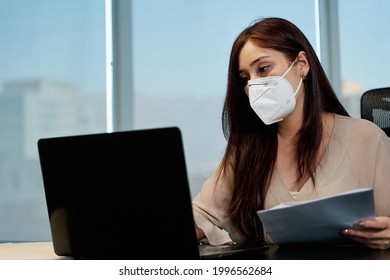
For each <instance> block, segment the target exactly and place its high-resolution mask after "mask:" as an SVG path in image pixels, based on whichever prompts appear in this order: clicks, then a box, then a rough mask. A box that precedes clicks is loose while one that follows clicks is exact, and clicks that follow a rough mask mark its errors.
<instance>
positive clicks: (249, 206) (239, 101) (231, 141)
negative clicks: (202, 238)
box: [221, 18, 348, 243]
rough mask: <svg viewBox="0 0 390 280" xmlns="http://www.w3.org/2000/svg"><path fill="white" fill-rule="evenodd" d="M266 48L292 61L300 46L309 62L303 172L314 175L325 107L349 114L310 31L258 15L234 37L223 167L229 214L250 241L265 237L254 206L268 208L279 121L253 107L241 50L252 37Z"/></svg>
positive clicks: (301, 135) (224, 121)
mask: <svg viewBox="0 0 390 280" xmlns="http://www.w3.org/2000/svg"><path fill="white" fill-rule="evenodd" d="M248 40H252V41H253V42H255V43H256V44H258V45H259V46H261V47H263V48H270V49H274V50H276V51H280V52H282V53H283V54H284V55H285V56H286V58H287V59H289V60H290V61H293V60H294V59H295V58H296V57H297V55H298V53H299V52H300V51H304V52H306V54H307V58H308V61H309V65H310V70H309V73H308V74H307V76H306V79H305V81H304V86H305V92H306V94H305V100H304V109H303V111H304V112H303V114H304V116H303V117H304V120H305V121H304V123H303V126H302V128H301V129H300V132H299V136H298V142H297V150H296V151H297V154H296V156H297V160H298V172H299V174H300V178H302V177H303V175H304V174H309V175H310V177H311V178H312V179H313V180H315V178H314V171H315V167H316V161H315V159H316V154H317V151H318V150H319V146H320V143H321V138H322V133H323V127H322V118H321V114H322V112H332V113H337V114H340V115H345V116H348V113H347V111H346V110H345V108H344V107H343V106H342V105H341V103H340V102H339V100H338V99H337V97H336V94H335V93H334V90H333V89H332V86H331V84H330V83H329V80H328V79H327V77H326V75H325V72H324V70H323V68H322V66H321V64H320V62H319V60H318V58H317V55H316V53H315V51H314V49H313V47H312V46H311V44H310V42H309V41H308V39H307V38H306V36H305V35H304V34H303V33H302V31H300V30H299V29H298V28H297V27H296V26H295V25H294V24H292V23H291V22H289V21H287V20H284V19H281V18H265V19H262V20H259V21H257V22H255V23H254V24H252V25H251V26H249V27H248V28H246V29H245V30H244V31H242V32H241V33H240V34H239V36H238V37H237V38H236V40H235V42H234V44H233V47H232V50H231V55H230V63H229V70H228V85H227V93H226V97H225V101H224V106H223V113H222V127H223V132H224V136H225V138H226V139H227V141H228V143H227V147H226V152H225V156H224V159H223V161H222V166H221V172H222V171H224V172H225V173H226V174H227V176H228V182H229V184H230V185H231V187H232V190H231V191H232V192H231V204H230V209H229V216H230V219H231V222H232V224H233V225H234V226H235V228H236V229H237V231H238V232H240V233H241V235H243V236H244V237H245V239H246V240H247V242H249V243H257V242H261V241H262V240H263V236H262V228H261V223H260V220H259V219H258V217H257V214H256V211H257V210H259V209H263V208H264V200H265V196H266V193H267V190H268V187H269V184H270V180H271V177H272V174H273V171H274V167H275V161H276V155H277V125H276V124H272V125H265V124H264V123H263V122H262V121H261V120H260V119H259V117H258V116H257V115H256V113H255V112H254V111H253V110H252V108H251V107H250V104H249V102H248V98H247V96H246V94H245V92H244V86H245V84H243V82H242V80H241V79H240V77H239V69H238V63H239V61H238V56H239V53H240V51H241V49H242V47H243V46H244V44H245V43H246V42H247V41H248Z"/></svg>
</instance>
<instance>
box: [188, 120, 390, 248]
mask: <svg viewBox="0 0 390 280" xmlns="http://www.w3.org/2000/svg"><path fill="white" fill-rule="evenodd" d="M315 175H316V185H315V186H314V184H313V181H312V180H311V179H309V180H308V181H307V182H306V183H305V184H304V185H303V187H302V189H301V190H300V191H299V193H298V194H297V196H296V197H295V201H302V200H308V199H315V198H321V197H326V196H329V195H333V194H337V193H341V192H345V191H349V190H353V189H358V188H367V187H370V188H373V189H374V197H375V209H376V215H377V216H390V140H389V138H388V137H387V135H386V134H385V133H384V132H383V131H382V130H381V129H380V128H378V127H377V126H376V125H374V124H373V123H372V122H369V121H366V120H362V119H358V118H350V117H344V116H340V115H336V117H335V124H334V128H333V131H332V135H331V138H330V141H329V144H328V147H327V150H326V151H325V154H324V156H323V158H322V160H321V162H320V164H319V165H318V167H317V170H316V174H315ZM216 176H217V173H216V172H214V174H213V175H212V176H211V177H210V178H208V179H207V180H206V181H205V183H204V184H203V187H202V190H201V191H200V192H199V193H198V194H197V195H196V197H195V198H194V199H193V212H194V218H195V223H196V224H197V226H198V227H200V228H201V229H202V230H203V231H204V233H205V235H206V237H207V239H208V241H209V242H210V244H222V243H225V242H229V241H231V240H233V241H235V242H243V241H244V240H243V237H242V236H241V235H240V234H239V233H238V232H237V231H236V230H235V229H234V227H233V226H232V224H231V223H230V220H229V217H228V215H227V209H228V204H229V201H230V193H229V190H228V189H229V188H228V186H227V184H226V182H225V181H224V178H223V176H222V177H221V178H220V179H219V181H218V182H216V180H217V177H216ZM288 201H294V198H293V196H292V195H291V194H290V193H289V191H288V190H287V188H286V187H285V186H284V184H283V182H282V180H281V179H280V178H279V176H278V174H277V172H274V174H273V178H272V182H271V185H270V188H269V190H268V193H267V195H266V199H265V209H269V208H271V207H274V206H276V205H278V204H280V203H282V202H288Z"/></svg>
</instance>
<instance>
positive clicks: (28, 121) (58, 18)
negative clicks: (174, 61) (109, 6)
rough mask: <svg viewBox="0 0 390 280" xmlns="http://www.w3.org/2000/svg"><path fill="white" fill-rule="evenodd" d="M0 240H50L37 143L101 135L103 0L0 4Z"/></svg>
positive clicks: (24, 0) (10, 0)
mask: <svg viewBox="0 0 390 280" xmlns="http://www.w3.org/2000/svg"><path fill="white" fill-rule="evenodd" d="M0 33H1V39H0V40H1V43H0V56H1V62H2V65H1V66H2V67H1V69H0V112H1V114H0V129H1V131H2V137H1V141H0V224H1V227H0V240H4V241H9V240H17V241H18V240H23V241H28V240H34V241H39V240H50V230H49V224H48V216H47V210H46V203H45V200H44V191H43V184H42V179H41V173H40V166H39V161H38V153H37V140H38V139H39V138H43V137H52V136H59V135H69V134H78V133H89V132H97V131H105V126H106V122H105V117H106V116H105V98H106V97H105V91H106V82H105V76H106V71H105V2H104V0H98V1H95V0H94V1H91V0H69V1H52V0H40V1H29V0H2V2H1V9H0Z"/></svg>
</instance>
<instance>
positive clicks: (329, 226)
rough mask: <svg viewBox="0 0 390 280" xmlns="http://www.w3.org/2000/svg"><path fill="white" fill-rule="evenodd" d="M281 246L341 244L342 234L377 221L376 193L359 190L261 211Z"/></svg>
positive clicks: (271, 233) (270, 235)
mask: <svg viewBox="0 0 390 280" xmlns="http://www.w3.org/2000/svg"><path fill="white" fill-rule="evenodd" d="M257 214H258V216H259V218H260V220H261V222H262V223H263V226H264V228H265V230H266V232H267V234H268V235H269V237H270V238H271V239H272V241H273V242H274V243H275V244H277V245H284V244H289V245H293V244H303V243H323V242H326V243H332V242H340V241H341V240H342V237H340V236H339V234H338V233H339V232H340V230H341V229H344V228H351V227H355V226H354V224H355V223H356V222H357V221H359V220H361V219H373V218H375V205H374V193H373V190H372V189H370V188H364V189H357V190H353V191H349V192H344V193H340V194H337V195H333V196H330V197H326V198H321V199H315V200H307V201H297V202H289V203H283V204H280V205H278V206H276V207H273V208H271V209H267V210H260V211H257Z"/></svg>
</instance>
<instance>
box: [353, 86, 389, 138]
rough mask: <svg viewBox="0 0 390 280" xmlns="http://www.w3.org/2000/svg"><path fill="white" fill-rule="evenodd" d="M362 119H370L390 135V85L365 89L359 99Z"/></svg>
mask: <svg viewBox="0 0 390 280" xmlns="http://www.w3.org/2000/svg"><path fill="white" fill-rule="evenodd" d="M360 115H361V118H362V119H366V120H369V121H372V122H373V123H375V124H376V125H377V126H379V127H380V128H382V130H384V131H385V132H386V134H387V136H390V87H387V88H377V89H372V90H369V91H366V92H365V93H363V95H362V97H361V99H360Z"/></svg>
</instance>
